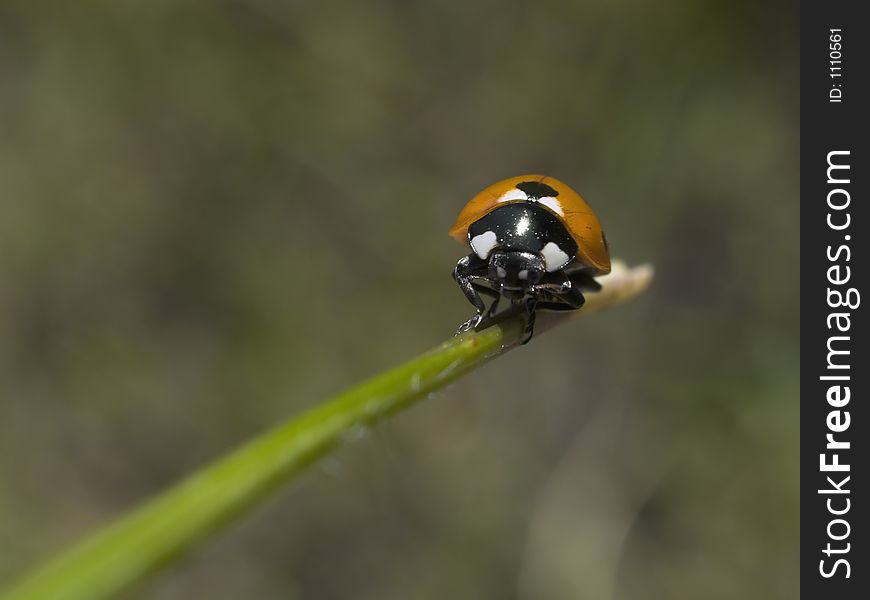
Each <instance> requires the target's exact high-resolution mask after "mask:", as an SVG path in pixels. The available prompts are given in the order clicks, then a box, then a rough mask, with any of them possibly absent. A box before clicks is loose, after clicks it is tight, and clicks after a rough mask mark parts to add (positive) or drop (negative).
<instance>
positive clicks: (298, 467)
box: [2, 267, 651, 600]
mask: <svg viewBox="0 0 870 600" xmlns="http://www.w3.org/2000/svg"><path fill="white" fill-rule="evenodd" d="M609 277H610V280H608V282H607V283H605V282H604V281H602V283H603V284H604V286H605V288H604V290H603V291H602V292H600V293H598V294H594V295H590V298H589V302H588V303H587V306H586V307H584V309H583V310H582V311H581V312H589V311H590V310H594V309H596V308H601V307H605V306H610V305H613V304H617V303H620V302H622V301H624V300H627V299H629V298H630V297H633V296H634V295H636V294H637V293H639V292H640V291H642V290H643V289H644V288H645V287H646V285H647V283H648V282H649V279H650V277H651V271H650V270H649V269H648V268H644V267H639V268H636V269H630V270H629V269H622V270H621V274H620V270H615V272H614V274H613V275H612V276H609ZM542 316H544V315H542ZM564 319H565V317H564V316H562V315H555V316H547V317H545V318H544V319H542V320H540V321H539V324H538V327H537V331H538V332H539V333H540V332H543V331H544V330H546V329H547V328H549V327H552V326H553V325H554V324H556V323H558V322H560V321H562V320H564ZM521 324H522V323H521V321H520V319H519V318H508V319H506V320H502V321H501V323H497V324H494V325H492V326H491V327H488V328H487V329H484V330H483V331H481V332H478V333H472V334H468V335H465V336H462V337H458V338H453V339H451V340H449V341H447V342H445V343H444V344H442V345H441V346H439V347H437V348H435V349H434V350H432V351H430V352H427V353H426V354H423V355H421V356H419V357H417V358H414V359H412V360H410V361H408V362H406V363H405V364H403V365H400V366H398V367H396V368H394V369H391V370H389V371H386V372H384V373H382V374H380V375H378V376H376V377H374V378H372V379H369V380H368V381H365V382H363V383H362V384H360V385H358V386H356V387H354V388H352V389H350V390H348V391H346V392H344V393H343V394H340V395H338V396H336V397H335V398H333V399H331V400H329V401H327V402H325V403H323V404H320V405H319V406H317V407H315V408H313V409H311V410H309V411H308V412H306V413H304V414H303V415H301V416H299V417H298V418H295V419H292V420H290V421H288V422H287V423H285V424H283V425H281V426H279V427H277V428H275V429H272V430H270V431H267V432H265V433H263V434H261V435H259V436H258V437H256V438H255V439H253V440H252V441H251V442H249V443H247V444H246V445H244V446H242V447H240V448H238V449H237V450H235V451H233V452H231V453H230V454H228V455H226V456H225V457H223V458H220V459H218V460H217V461H216V462H214V463H213V464H211V465H210V466H206V467H204V468H202V469H200V470H199V471H197V472H196V473H194V474H193V475H191V476H190V477H188V478H187V479H186V480H184V481H182V482H181V483H179V484H178V485H176V486H175V487H173V488H171V489H169V490H168V491H167V492H165V493H163V494H162V495H159V496H157V497H156V498H155V499H153V500H151V501H150V502H147V503H146V504H144V505H142V506H141V507H139V508H138V509H135V510H133V511H132V512H130V513H128V514H127V515H125V516H122V517H121V518H120V519H119V520H117V521H116V522H114V523H112V524H110V525H109V526H107V527H106V528H105V529H103V530H102V531H99V532H97V533H96V534H94V535H93V536H92V537H90V538H87V539H85V540H84V541H83V542H81V543H80V544H78V545H77V546H74V547H73V548H71V549H70V550H69V551H67V552H66V553H64V554H62V555H60V556H59V557H58V558H56V559H54V560H53V561H51V562H49V563H47V564H46V565H44V566H43V567H42V568H40V569H38V570H37V571H34V572H33V573H32V574H31V575H29V576H27V577H25V578H24V579H23V580H22V581H20V582H19V583H18V585H17V586H15V587H14V588H12V589H10V590H9V591H8V592H7V593H6V594H4V595H2V600H23V599H29V600H31V599H43V598H45V599H52V600H61V599H69V600H84V599H98V598H107V597H112V596H115V595H117V594H118V593H120V592H121V591H123V590H125V589H127V588H129V587H130V586H131V585H133V584H134V583H136V582H138V581H141V580H142V579H143V578H144V577H145V576H146V575H148V574H149V573H151V572H153V571H155V570H157V569H158V568H159V567H160V566H161V565H163V564H165V563H166V562H167V561H169V560H170V559H171V558H173V557H174V556H176V555H178V554H180V553H182V552H184V551H185V550H188V549H190V548H191V547H192V546H194V545H195V544H196V542H198V541H200V540H201V539H202V538H204V537H205V536H207V535H209V534H211V533H213V532H215V531H217V530H218V529H219V528H220V527H221V526H222V525H224V524H226V523H229V522H231V521H232V520H233V519H234V518H236V517H238V516H240V515H242V514H244V513H245V512H246V511H247V510H248V509H250V508H251V507H252V506H254V505H255V504H256V502H257V501H258V500H260V499H262V498H264V497H266V496H267V495H268V494H269V493H270V492H271V491H272V490H274V489H275V488H277V487H278V486H280V485H282V484H284V483H286V482H287V481H288V480H289V479H290V478H291V477H292V476H293V475H294V474H296V473H299V472H300V471H302V470H303V469H304V468H305V467H306V466H308V465H310V464H311V463H312V462H314V461H316V460H317V459H318V458H320V457H322V456H324V455H325V454H326V453H327V452H329V451H330V450H332V449H333V448H335V447H336V446H338V445H339V444H341V443H342V441H344V440H345V439H348V438H349V437H350V436H351V434H352V433H353V432H354V431H356V430H358V428H359V427H369V426H371V425H373V424H374V423H376V422H377V421H378V420H380V419H383V418H385V417H387V416H389V415H391V414H392V413H395V412H397V411H399V410H401V409H403V408H405V407H407V406H408V405H410V404H412V403H413V402H415V401H416V400H419V399H420V398H423V397H425V396H426V395H427V394H429V393H431V392H433V391H435V390H438V389H439V388H442V387H444V386H445V385H447V384H449V383H450V382H452V381H454V380H456V379H457V378H459V377H460V376H462V375H463V374H465V373H467V372H469V371H470V370H473V369H475V368H477V367H479V366H480V365H482V364H483V363H484V362H486V361H487V360H488V359H490V358H493V357H495V356H498V355H500V354H501V353H502V352H504V351H505V350H507V349H509V348H511V347H513V346H514V345H516V342H517V339H518V337H519V334H520V331H521Z"/></svg>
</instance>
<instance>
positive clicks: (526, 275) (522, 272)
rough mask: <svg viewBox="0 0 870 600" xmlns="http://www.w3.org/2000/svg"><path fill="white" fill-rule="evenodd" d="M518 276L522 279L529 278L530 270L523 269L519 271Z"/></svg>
mask: <svg viewBox="0 0 870 600" xmlns="http://www.w3.org/2000/svg"><path fill="white" fill-rule="evenodd" d="M517 277H519V278H520V279H528V278H529V270H528V269H521V270H520V272H519V273H517Z"/></svg>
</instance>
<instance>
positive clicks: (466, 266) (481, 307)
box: [453, 252, 488, 334]
mask: <svg viewBox="0 0 870 600" xmlns="http://www.w3.org/2000/svg"><path fill="white" fill-rule="evenodd" d="M487 268H488V264H487V262H486V261H485V260H483V259H481V258H480V257H479V256H477V254H475V253H474V252H472V253H471V254H469V255H468V256H466V257H464V258H461V259H459V262H458V263H456V267H455V268H454V269H453V279H455V280H456V283H458V284H459V289H461V290H462V293H463V294H465V297H466V298H467V299H468V301H469V302H471V304H473V305H474V308H476V309H477V313H476V314H475V315H474V316H472V317H471V318H470V319H468V320H467V321H466V322H465V323H463V324H462V325H460V326H459V329H458V330H457V332H456V333H457V334H460V333H462V332H464V331H468V330H469V329H474V328H475V327H477V326H478V324H480V321H481V320H482V319H483V313H484V311H486V304H485V303H484V302H483V298H481V297H480V293H479V290H480V288H481V287H482V286H479V285H477V286H476V285H474V283H472V278H475V277H483V276H485V275H486V272H487Z"/></svg>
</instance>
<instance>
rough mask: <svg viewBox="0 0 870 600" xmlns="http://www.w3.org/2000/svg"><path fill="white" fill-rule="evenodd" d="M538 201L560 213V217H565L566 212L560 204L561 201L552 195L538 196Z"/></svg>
mask: <svg viewBox="0 0 870 600" xmlns="http://www.w3.org/2000/svg"><path fill="white" fill-rule="evenodd" d="M538 202H540V203H541V204H543V205H544V206H546V207H547V208H549V209H550V210H552V211H553V212H554V213H556V214H557V215H559V216H560V217H564V216H565V213H564V212H562V207H561V206H560V205H559V201H558V200H556V199H555V198H553V197H552V196H544V197H543V198H538Z"/></svg>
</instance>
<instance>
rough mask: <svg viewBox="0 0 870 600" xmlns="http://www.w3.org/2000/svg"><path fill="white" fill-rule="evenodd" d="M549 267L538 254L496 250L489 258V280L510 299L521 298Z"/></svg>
mask: <svg viewBox="0 0 870 600" xmlns="http://www.w3.org/2000/svg"><path fill="white" fill-rule="evenodd" d="M546 270H547V266H546V264H545V262H544V258H543V257H542V256H541V255H540V254H538V253H537V252H522V251H519V250H496V251H494V252H493V253H492V254H491V255H490V257H489V278H490V281H492V282H493V283H494V284H495V285H496V286H497V287H500V288H501V292H502V294H504V295H505V296H506V297H508V298H521V297H522V296H523V294H524V293H525V290H526V288H528V287H529V286H530V285H535V284H536V283H538V282H539V281H541V278H542V277H543V276H544V273H545V272H546Z"/></svg>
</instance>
